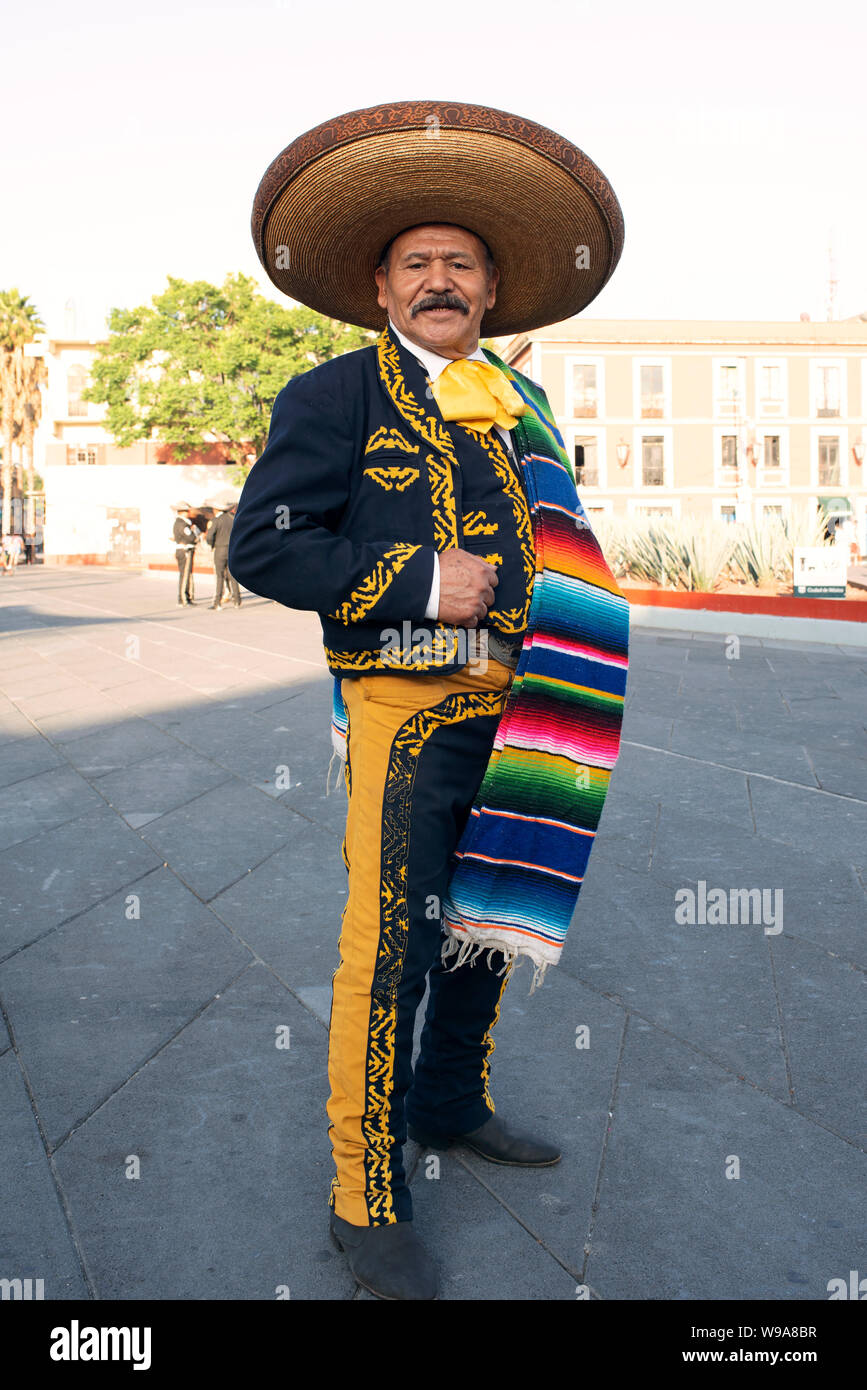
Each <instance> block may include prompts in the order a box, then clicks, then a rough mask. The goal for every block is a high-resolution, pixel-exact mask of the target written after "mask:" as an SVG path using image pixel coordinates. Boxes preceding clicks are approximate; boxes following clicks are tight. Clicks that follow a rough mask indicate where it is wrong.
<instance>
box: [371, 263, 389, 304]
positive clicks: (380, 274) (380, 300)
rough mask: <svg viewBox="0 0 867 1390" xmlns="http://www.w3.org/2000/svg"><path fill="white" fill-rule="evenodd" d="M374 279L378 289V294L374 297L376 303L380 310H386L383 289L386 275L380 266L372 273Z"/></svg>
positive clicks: (386, 296)
mask: <svg viewBox="0 0 867 1390" xmlns="http://www.w3.org/2000/svg"><path fill="white" fill-rule="evenodd" d="M374 278H375V280H376V283H377V285H378V287H379V294H378V295H377V297H376V302H377V304H378V305H379V307H380V309H387V308H388V295H387V293H386V289H385V281H386V273H385V271H384V270H383V268H382V266H381V265H378V266H377V267H376V271H375V272H374Z"/></svg>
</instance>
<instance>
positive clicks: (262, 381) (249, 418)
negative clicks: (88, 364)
mask: <svg viewBox="0 0 867 1390" xmlns="http://www.w3.org/2000/svg"><path fill="white" fill-rule="evenodd" d="M108 326H109V338H108V340H107V341H106V342H105V343H103V344H101V345H100V347H99V350H98V355H97V357H96V359H95V361H94V364H93V367H92V368H91V385H90V386H89V387H88V389H87V390H86V391H85V393H84V394H85V397H86V399H87V400H90V401H97V402H103V403H105V404H106V405H107V407H108V410H107V414H106V421H105V424H106V428H107V429H108V430H109V432H110V433H111V434H112V436H113V437H114V439H115V441H116V442H117V443H118V444H119V445H121V446H122V447H126V446H128V445H130V444H132V443H133V442H134V441H135V440H137V439H160V440H161V441H163V442H165V443H166V444H168V445H170V446H171V449H172V453H173V454H174V456H175V457H176V458H179V459H183V458H186V457H187V456H188V455H189V454H191V453H192V452H193V451H194V450H198V449H207V448H208V447H209V445H211V444H213V443H214V442H215V441H219V442H222V443H227V444H230V445H231V446H232V447H233V450H237V451H240V452H241V454H244V453H247V452H254V453H256V454H259V453H261V452H262V449H263V448H264V446H265V441H266V440H267V437H268V422H269V419H270V414H271V407H272V405H273V403H274V398H275V396H276V395H277V393H278V392H279V391H281V390H282V388H283V387H284V386H285V385H286V382H287V381H288V380H289V378H290V377H293V376H298V375H299V374H300V373H301V372H306V371H309V370H310V368H311V367H314V366H317V365H318V364H319V363H320V362H324V361H326V360H327V359H328V358H330V357H335V356H337V355H339V354H340V353H343V352H349V351H351V350H352V349H354V348H358V347H363V346H365V344H366V343H368V342H369V341H370V340H371V338H372V337H373V336H374V335H372V334H371V333H368V332H366V331H365V330H364V329H360V328H352V327H349V326H348V325H346V324H342V323H336V322H335V321H334V320H333V319H328V318H325V317H323V315H322V314H317V313H314V311H313V310H312V309H305V308H298V309H287V308H284V307H283V306H282V305H280V304H275V303H274V302H273V300H270V299H266V298H265V296H264V295H262V294H260V293H259V291H258V290H257V288H256V282H255V280H253V279H251V278H250V277H249V276H246V275H240V274H239V275H228V276H227V277H226V279H225V280H224V282H223V284H222V285H221V286H217V285H211V284H208V283H207V281H205V280H194V281H187V280H178V279H175V278H173V277H171V276H170V277H169V281H168V288H167V289H166V290H164V291H163V292H162V294H158V295H154V297H153V299H152V301H151V304H150V305H149V306H148V305H144V306H141V307H139V308H137V309H113V310H112V312H111V314H110V315H109V320H108ZM244 471H245V469H244V466H243V465H241V466H240V469H239V470H236V472H238V473H239V474H240V475H242V474H243V473H244Z"/></svg>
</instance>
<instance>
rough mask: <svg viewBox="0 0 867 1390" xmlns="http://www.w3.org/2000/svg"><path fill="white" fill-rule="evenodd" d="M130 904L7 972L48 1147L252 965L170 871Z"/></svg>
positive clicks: (27, 955)
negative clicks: (224, 987) (238, 974)
mask: <svg viewBox="0 0 867 1390" xmlns="http://www.w3.org/2000/svg"><path fill="white" fill-rule="evenodd" d="M130 899H131V895H130V894H128V893H127V892H126V891H125V890H124V891H122V892H120V893H118V894H115V895H114V896H113V897H111V898H109V899H108V900H107V901H105V902H103V903H100V905H99V906H98V907H96V908H94V909H92V910H91V911H90V912H86V913H83V914H82V915H81V916H80V917H76V918H75V920H74V921H73V922H68V923H67V924H66V925H65V926H61V927H58V928H57V930H56V931H53V932H51V933H49V935H48V936H45V937H43V938H42V940H41V941H37V942H36V943H35V944H34V945H33V946H31V947H30V948H29V949H28V950H27V951H20V952H19V953H18V954H17V955H15V956H13V957H12V958H11V960H8V961H6V963H5V964H4V965H0V998H2V1000H3V1005H4V1008H5V1009H6V1011H7V1013H8V1015H9V1018H10V1019H11V1022H12V1027H13V1028H14V1030H15V1037H16V1042H17V1045H18V1048H19V1051H20V1054H21V1059H22V1063H23V1065H24V1067H25V1069H26V1071H27V1075H28V1078H29V1080H30V1083H31V1085H32V1087H33V1090H34V1092H35V1094H36V1095H37V1097H38V1109H39V1114H40V1117H41V1120H42V1124H43V1127H44V1129H45V1132H46V1134H47V1136H48V1139H49V1142H50V1143H51V1144H52V1145H54V1144H57V1143H58V1142H59V1141H60V1139H62V1137H63V1136H64V1135H65V1134H67V1133H68V1132H69V1130H70V1129H72V1128H73V1126H75V1125H77V1124H80V1123H81V1122H82V1120H83V1119H84V1118H86V1116H87V1115H89V1114H90V1113H91V1111H93V1110H94V1109H95V1108H96V1107H97V1106H98V1105H99V1104H100V1103H101V1102H102V1101H103V1100H104V1099H105V1098H106V1096H108V1095H109V1094H110V1093H111V1092H112V1091H113V1090H115V1089H116V1088H117V1087H118V1086H120V1085H122V1084H123V1082H124V1081H126V1080H127V1078H128V1077H129V1076H130V1075H132V1074H133V1073H134V1072H135V1071H136V1070H137V1069H138V1068H139V1067H140V1066H142V1065H143V1064H144V1063H145V1062H146V1061H147V1059H148V1058H149V1057H150V1056H151V1055H152V1054H153V1053H154V1052H156V1050H157V1049H158V1048H159V1047H160V1046H162V1045H163V1044H164V1043H165V1042H166V1041H167V1040H168V1039H169V1038H170V1037H171V1036H172V1035H173V1034H174V1033H176V1032H177V1030H178V1029H179V1028H181V1027H182V1026H183V1025H184V1024H185V1023H187V1022H188V1021H189V1020H190V1019H191V1018H192V1017H194V1016H195V1014H196V1013H197V1012H198V1011H199V1010H200V1009H201V1008H203V1007H204V1006H205V1004H207V1003H208V1002H209V1000H210V999H212V998H213V996H214V994H215V993H217V992H218V991H219V990H220V989H222V988H223V986H224V985H225V984H226V983H227V981H228V980H230V979H231V978H232V977H233V976H235V975H236V974H237V973H238V972H239V971H240V970H241V969H242V968H243V967H244V965H246V964H247V963H248V962H249V961H250V959H251V954H250V952H249V951H248V950H246V949H245V948H244V947H243V946H242V945H241V943H240V942H238V941H237V940H236V939H235V938H234V937H233V936H232V935H231V934H230V933H229V932H228V931H227V930H226V928H225V927H224V926H223V924H222V923H221V922H220V921H218V919H217V918H215V917H214V915H213V913H211V912H209V911H208V910H207V908H206V907H204V906H203V905H202V904H201V903H199V902H198V901H197V900H196V899H195V898H194V897H193V896H192V894H190V893H189V892H188V891H187V890H186V889H185V888H184V887H183V886H182V885H181V884H180V883H178V880H177V879H176V878H175V876H174V875H173V874H172V873H170V872H169V871H168V870H167V869H157V870H156V871H154V872H153V873H151V874H148V875H146V876H145V877H144V878H142V879H140V880H139V881H138V883H137V884H136V888H135V895H134V901H130ZM136 913H137V914H139V915H138V916H136V915H135V914H136Z"/></svg>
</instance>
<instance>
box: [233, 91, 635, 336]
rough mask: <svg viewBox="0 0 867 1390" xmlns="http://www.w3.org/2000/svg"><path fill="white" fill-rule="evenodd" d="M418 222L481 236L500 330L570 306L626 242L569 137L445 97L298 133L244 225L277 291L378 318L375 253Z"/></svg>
mask: <svg viewBox="0 0 867 1390" xmlns="http://www.w3.org/2000/svg"><path fill="white" fill-rule="evenodd" d="M422 223H455V224H457V225H458V226H461V227H465V228H467V229H468V230H469V231H471V232H475V233H476V235H477V236H480V237H482V238H483V240H484V241H486V242H487V243H488V246H489V247H490V249H491V251H492V253H493V256H494V260H495V261H496V263H497V266H498V267H499V270H500V283H499V285H498V287H497V302H496V304H495V305H494V307H493V308H492V309H489V310H488V312H487V313H486V314H485V317H484V319H483V320H482V332H483V333H484V334H491V335H495V336H500V335H504V334H511V333H518V332H522V331H525V330H527V329H531V328H538V327H541V326H542V325H543V324H548V323H557V322H559V321H560V320H561V319H564V318H569V317H570V316H571V315H572V314H577V313H578V312H579V311H580V310H581V309H584V308H585V307H586V306H587V305H588V304H589V303H590V302H591V300H593V299H595V297H596V295H597V294H598V293H599V291H600V290H601V289H602V287H603V285H604V284H605V283H606V281H607V280H608V279H609V278H610V276H611V274H612V272H613V270H614V267H615V266H616V265H617V262H618V260H619V259H620V253H621V251H622V249H623V214H622V212H621V210H620V204H619V203H618V201H617V198H616V196H615V194H614V190H613V188H612V187H611V184H610V183H609V182H608V180H607V178H606V177H605V175H604V174H603V173H602V171H601V170H600V169H598V168H597V167H596V165H595V164H594V163H593V161H592V160H591V159H588V157H587V155H586V154H584V153H583V152H582V151H581V150H579V149H578V147H577V146H576V145H573V144H571V143H570V141H568V140H566V139H564V138H563V136H562V135H557V134H556V133H555V132H554V131H552V130H547V129H546V128H545V127H544V126H540V125H536V124H535V123H534V122H533V121H528V120H525V119H524V118H523V117H522V116H514V115H511V114H510V113H509V112H507V111H494V110H491V109H490V108H488V107H484V106H467V105H464V104H463V103H458V102H447V101H419V102H391V103H387V104H386V105H383V106H371V107H368V108H367V109H365V110H363V111H350V112H349V113H348V114H347V115H344V116H338V117H337V118H336V119H335V120H333V121H327V122H325V123H324V124H323V125H319V126H316V127H315V128H314V129H313V130H308V131H307V132H306V134H304V135H300V136H299V137H298V139H297V140H294V141H293V142H292V144H291V145H287V147H286V149H285V150H284V151H283V152H282V154H279V155H278V156H277V158H276V159H275V160H274V161H273V163H272V164H271V165H270V166H269V167H268V169H267V170H266V172H265V175H264V177H263V179H262V182H261V183H260V184H259V188H258V190H257V193H256V197H255V201H254V204H253V219H252V230H253V240H254V241H255V243H256V251H257V253H258V255H259V259H260V261H261V262H262V265H263V266H264V268H265V270H266V272H267V274H268V276H269V278H270V279H271V280H272V281H273V282H274V284H275V285H277V287H278V288H279V289H281V290H282V291H283V292H284V293H285V294H287V295H289V296H290V297H291V298H292V299H295V300H298V301H299V302H300V303H302V304H306V305H308V306H309V307H310V308H312V309H317V310H318V311H319V312H320V313H322V314H327V315H329V317H331V318H335V319H340V320H342V321H343V322H345V323H353V324H358V325H360V326H361V327H364V328H381V327H382V326H383V325H384V323H385V321H386V313H385V310H384V309H380V307H379V305H378V304H377V302H376V285H375V283H374V270H375V269H376V266H377V263H378V261H379V257H380V254H381V252H382V250H383V248H384V247H385V246H386V244H387V243H388V242H389V241H391V239H392V238H393V237H395V236H397V235H398V233H400V232H402V231H405V230H406V229H407V228H408V227H413V226H419V225H421V224H422Z"/></svg>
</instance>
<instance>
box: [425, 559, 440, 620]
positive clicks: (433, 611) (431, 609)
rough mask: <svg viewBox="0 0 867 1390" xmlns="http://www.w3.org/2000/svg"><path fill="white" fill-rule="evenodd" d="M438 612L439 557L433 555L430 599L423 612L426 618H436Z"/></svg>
mask: <svg viewBox="0 0 867 1390" xmlns="http://www.w3.org/2000/svg"><path fill="white" fill-rule="evenodd" d="M439 611H440V557H439V556H438V555H434V572H433V583H432V584H431V586H430V598H429V599H428V601H427V608H426V609H425V610H424V615H425V617H426V618H436V616H437V614H438V613H439Z"/></svg>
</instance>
